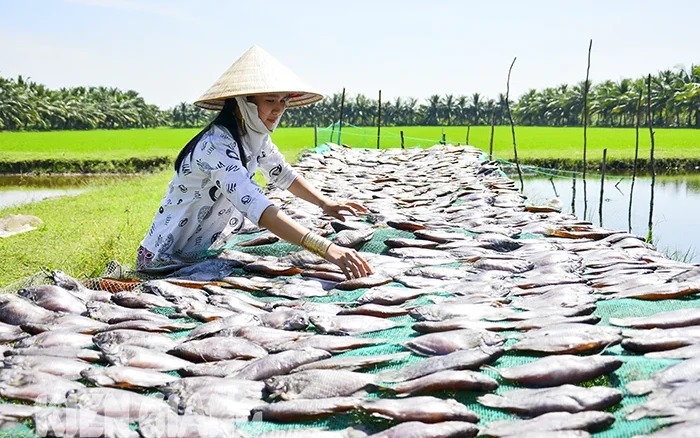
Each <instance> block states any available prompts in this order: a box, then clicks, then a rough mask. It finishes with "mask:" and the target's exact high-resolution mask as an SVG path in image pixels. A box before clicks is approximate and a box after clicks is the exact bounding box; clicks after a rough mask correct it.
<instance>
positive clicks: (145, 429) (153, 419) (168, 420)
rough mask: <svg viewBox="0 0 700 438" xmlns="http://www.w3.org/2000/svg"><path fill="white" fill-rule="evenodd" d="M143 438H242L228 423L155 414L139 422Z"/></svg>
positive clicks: (197, 417)
mask: <svg viewBox="0 0 700 438" xmlns="http://www.w3.org/2000/svg"><path fill="white" fill-rule="evenodd" d="M139 432H140V433H141V436H142V437H143V438H244V435H243V434H242V433H240V432H239V431H238V429H237V428H236V427H235V426H234V425H233V424H232V423H231V422H230V421H225V420H221V419H218V418H213V417H209V416H206V415H177V414H174V413H168V414H164V413H157V414H151V415H148V416H146V418H144V419H142V420H141V421H139Z"/></svg>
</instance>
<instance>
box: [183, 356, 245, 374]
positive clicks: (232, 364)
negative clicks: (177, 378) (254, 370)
mask: <svg viewBox="0 0 700 438" xmlns="http://www.w3.org/2000/svg"><path fill="white" fill-rule="evenodd" d="M248 362H250V361H249V360H243V359H229V360H217V361H216V362H202V363H196V364H192V365H188V366H186V367H185V368H183V369H181V370H179V371H178V372H179V373H180V374H181V375H183V376H195V377H199V376H206V377H226V376H228V375H230V374H233V373H235V372H236V371H238V370H240V369H241V368H243V367H244V366H246V365H247V364H248Z"/></svg>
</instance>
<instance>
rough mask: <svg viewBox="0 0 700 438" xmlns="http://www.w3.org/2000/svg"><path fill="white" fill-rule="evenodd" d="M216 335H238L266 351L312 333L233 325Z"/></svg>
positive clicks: (275, 349) (273, 349) (276, 349)
mask: <svg viewBox="0 0 700 438" xmlns="http://www.w3.org/2000/svg"><path fill="white" fill-rule="evenodd" d="M217 336H238V337H241V338H245V339H247V340H249V341H251V342H254V343H256V344H258V345H260V346H261V347H263V348H264V349H265V350H267V351H278V350H279V347H280V346H281V345H284V344H286V343H288V342H293V341H296V340H297V339H302V338H305V337H308V336H313V334H312V333H309V332H295V331H290V330H281V329H276V328H271V327H233V328H230V329H228V328H227V329H223V330H221V331H220V332H218V333H217Z"/></svg>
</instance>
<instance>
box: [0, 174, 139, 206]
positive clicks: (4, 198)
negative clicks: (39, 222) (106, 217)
mask: <svg viewBox="0 0 700 438" xmlns="http://www.w3.org/2000/svg"><path fill="white" fill-rule="evenodd" d="M124 178H134V176H131V175H127V176H124V175H77V176H68V175H58V176H56V175H38V176H33V175H28V176H27V175H0V209H3V208H7V207H16V206H19V205H22V204H28V203H31V202H38V201H41V200H44V199H47V198H54V197H57V196H75V195H78V194H80V193H83V192H84V191H85V190H86V189H87V188H88V187H89V186H91V185H95V184H104V183H108V182H111V181H117V180H123V179H124Z"/></svg>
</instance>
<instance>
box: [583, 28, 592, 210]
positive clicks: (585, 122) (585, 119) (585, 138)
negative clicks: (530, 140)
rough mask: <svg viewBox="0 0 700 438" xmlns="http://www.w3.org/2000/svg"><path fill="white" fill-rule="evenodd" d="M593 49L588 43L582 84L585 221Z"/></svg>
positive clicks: (590, 43) (590, 42)
mask: <svg viewBox="0 0 700 438" xmlns="http://www.w3.org/2000/svg"><path fill="white" fill-rule="evenodd" d="M592 48H593V40H592V39H591V40H590V41H589V43H588V63H587V65H586V82H585V83H584V84H583V219H586V214H587V212H588V199H587V198H588V194H587V193H586V167H587V160H586V148H587V145H588V132H587V129H588V90H589V89H590V82H589V80H588V78H589V77H590V72H591V49H592Z"/></svg>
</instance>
